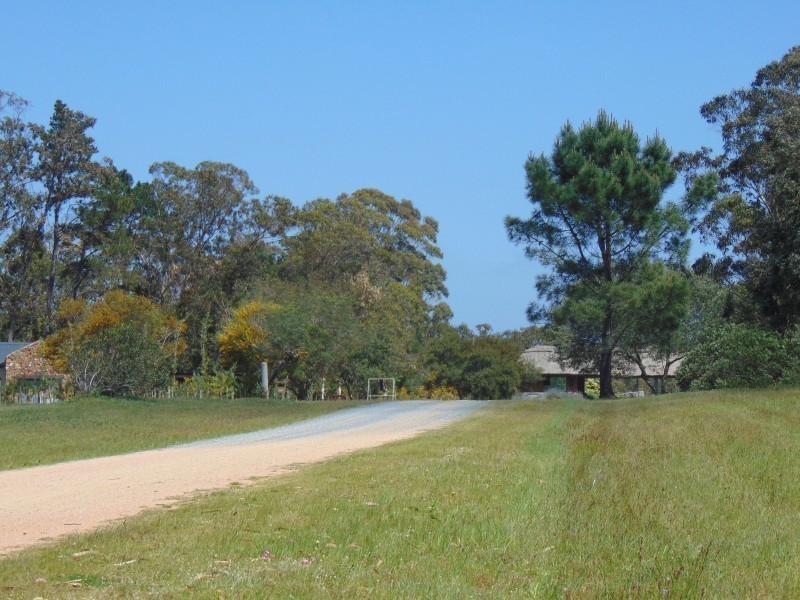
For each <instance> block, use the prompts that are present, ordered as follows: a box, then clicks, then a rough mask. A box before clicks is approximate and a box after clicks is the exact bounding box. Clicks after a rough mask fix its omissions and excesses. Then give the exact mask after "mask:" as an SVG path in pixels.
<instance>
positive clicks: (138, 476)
mask: <svg viewBox="0 0 800 600" xmlns="http://www.w3.org/2000/svg"><path fill="white" fill-rule="evenodd" d="M481 406H482V403H481V402H474V401H469V400H459V401H446V402H438V401H426V400H405V401H400V402H384V403H380V404H372V405H368V406H362V407H358V408H353V409H347V410H342V411H338V412H335V413H332V414H330V415H325V416H322V417H317V418H315V419H309V420H308V421H302V422H299V423H294V424H292V425H285V426H283V427H277V428H274V429H265V430H262V431H256V432H253V433H246V434H240V435H231V436H226V437H222V438H216V439H213V440H204V441H201V442H194V443H191V444H182V445H179V446H171V447H169V448H164V449H160V450H148V451H145V452H135V453H131V454H123V455H119V456H107V457H102V458H93V459H89V460H79V461H72V462H66V463H59V464H56V465H46V466H42V467H32V468H28V469H16V470H11V471H0V554H7V553H9V552H14V551H16V550H20V549H22V548H25V547H28V546H31V545H34V544H38V543H41V542H46V541H48V540H51V539H54V538H56V537H58V536H61V535H64V534H68V533H77V532H84V531H90V530H92V529H95V528H97V527H99V526H101V525H104V524H107V523H110V522H113V521H115V520H118V519H121V518H124V517H129V516H131V515H135V514H136V513H138V512H140V511H142V510H145V509H148V508H156V507H159V506H168V505H170V504H174V503H175V502H176V501H177V500H182V499H185V498H187V497H188V496H189V495H191V494H193V493H196V492H201V491H209V490H214V489H219V488H224V487H226V486H228V485H230V484H231V483H233V482H239V483H246V482H248V481H252V480H253V479H255V478H259V477H269V476H273V475H278V474H281V473H286V472H288V471H291V470H294V469H296V468H297V467H299V466H301V465H304V464H310V463H313V462H318V461H322V460H325V459H327V458H331V457H333V456H337V455H341V454H345V453H347V452H353V451H355V450H360V449H364V448H371V447H375V446H379V445H381V444H384V443H387V442H392V441H396V440H401V439H407V438H410V437H413V436H415V435H418V434H420V433H422V432H424V431H428V430H430V429H435V428H438V427H442V426H444V425H447V424H449V423H452V422H453V421H456V420H458V419H460V418H462V417H464V416H466V415H468V414H470V413H472V412H473V411H475V410H477V409H478V408H479V407H481Z"/></svg>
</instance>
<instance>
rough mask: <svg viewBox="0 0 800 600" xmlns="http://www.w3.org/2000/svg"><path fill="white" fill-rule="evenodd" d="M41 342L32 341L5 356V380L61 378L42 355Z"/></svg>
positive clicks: (9, 381)
mask: <svg viewBox="0 0 800 600" xmlns="http://www.w3.org/2000/svg"><path fill="white" fill-rule="evenodd" d="M41 351H42V344H41V342H34V343H32V344H30V345H28V346H25V347H24V348H20V349H19V350H17V351H16V352H12V353H11V354H9V355H8V356H7V357H6V367H5V380H6V383H12V382H13V381H15V380H17V379H40V378H46V379H61V378H62V377H63V375H62V374H61V373H57V372H56V371H55V370H53V368H52V367H51V366H50V365H49V364H48V363H47V361H46V360H45V359H44V356H42V353H41Z"/></svg>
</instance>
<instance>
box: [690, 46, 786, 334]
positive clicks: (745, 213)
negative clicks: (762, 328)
mask: <svg viewBox="0 0 800 600" xmlns="http://www.w3.org/2000/svg"><path fill="white" fill-rule="evenodd" d="M700 112H701V114H702V116H703V118H704V119H705V120H706V121H708V122H709V123H710V124H712V125H717V126H719V128H720V132H721V135H722V153H720V154H717V155H714V154H713V153H712V151H711V149H710V148H702V149H701V150H699V151H697V152H694V153H683V154H681V155H680V156H679V163H680V165H681V166H682V167H683V169H684V171H685V173H686V175H687V180H688V183H689V189H690V192H691V193H693V194H695V195H696V196H698V197H700V196H707V197H710V198H712V199H713V203H712V205H711V208H710V210H709V211H708V213H707V214H706V216H705V218H704V219H703V221H702V223H701V227H700V230H701V232H702V233H703V234H704V235H705V237H706V239H707V240H709V241H714V242H715V243H716V245H717V248H718V249H719V251H720V252H721V256H720V257H719V258H718V259H717V263H718V270H723V271H724V270H727V271H728V275H729V277H730V278H731V279H732V280H733V281H736V282H741V283H742V284H743V285H744V287H745V289H746V290H747V291H748V292H749V297H748V299H747V301H746V305H752V306H755V307H756V308H757V310H756V311H755V314H754V315H752V316H751V317H750V318H751V319H754V320H757V321H760V322H762V323H764V324H765V325H766V326H767V327H769V328H771V329H774V330H777V331H782V332H786V331H789V330H791V329H792V328H793V327H794V326H795V325H797V324H798V323H800V161H798V156H800V46H796V47H794V48H792V49H791V50H789V52H788V53H787V54H786V55H785V56H783V58H781V59H780V60H778V61H774V62H772V63H770V64H768V65H767V66H765V67H763V68H762V69H759V71H758V72H757V73H756V76H755V79H754V80H753V82H752V84H751V85H750V87H747V88H741V89H736V90H733V91H732V92H730V93H728V94H724V95H720V96H717V97H716V98H714V99H713V100H711V101H710V102H708V103H706V104H704V105H703V106H702V108H701V109H700ZM715 258H716V257H715ZM719 267H721V269H720V268H719Z"/></svg>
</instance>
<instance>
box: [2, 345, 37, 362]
mask: <svg viewBox="0 0 800 600" xmlns="http://www.w3.org/2000/svg"><path fill="white" fill-rule="evenodd" d="M32 343H33V342H0V365H4V364H5V363H6V358H7V357H8V355H9V354H13V353H14V352H16V351H17V350H22V349H23V348H24V347H25V346H30V345H31V344H32Z"/></svg>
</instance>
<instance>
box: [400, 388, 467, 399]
mask: <svg viewBox="0 0 800 600" xmlns="http://www.w3.org/2000/svg"><path fill="white" fill-rule="evenodd" d="M409 397H413V398H418V399H421V400H424V399H427V400H458V399H459V395H458V390H457V389H456V388H454V387H451V386H448V385H431V386H430V387H428V386H424V385H421V386H420V387H418V388H417V391H416V392H414V394H411V395H410V396H409Z"/></svg>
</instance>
